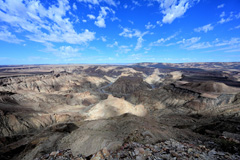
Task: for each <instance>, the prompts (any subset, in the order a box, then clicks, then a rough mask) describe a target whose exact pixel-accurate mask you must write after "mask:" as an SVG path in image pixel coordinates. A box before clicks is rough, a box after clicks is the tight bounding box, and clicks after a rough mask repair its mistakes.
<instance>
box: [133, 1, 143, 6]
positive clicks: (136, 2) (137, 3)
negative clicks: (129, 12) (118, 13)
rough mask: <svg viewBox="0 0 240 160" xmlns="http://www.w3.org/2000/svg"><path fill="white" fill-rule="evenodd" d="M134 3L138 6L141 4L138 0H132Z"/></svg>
mask: <svg viewBox="0 0 240 160" xmlns="http://www.w3.org/2000/svg"><path fill="white" fill-rule="evenodd" d="M132 3H133V4H135V5H136V6H141V5H140V3H139V2H138V1H134V0H133V1H132Z"/></svg>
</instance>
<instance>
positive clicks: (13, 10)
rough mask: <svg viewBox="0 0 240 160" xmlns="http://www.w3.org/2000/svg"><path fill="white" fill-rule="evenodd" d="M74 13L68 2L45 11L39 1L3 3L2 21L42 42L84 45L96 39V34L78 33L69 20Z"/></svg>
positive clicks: (0, 9) (58, 2)
mask: <svg viewBox="0 0 240 160" xmlns="http://www.w3.org/2000/svg"><path fill="white" fill-rule="evenodd" d="M69 11H70V6H69V3H68V1H67V0H58V1H57V4H54V5H50V6H49V7H48V8H45V7H44V6H43V5H42V4H41V3H40V2H39V1H26V2H25V1H24V2H23V1H18V0H12V1H6V2H3V1H1V5H0V21H3V22H5V23H8V24H9V25H10V26H12V28H14V29H16V31H17V30H20V31H26V32H27V36H26V37H28V38H29V39H30V40H32V41H35V42H41V43H48V42H67V43H71V44H81V43H86V42H88V41H92V40H93V39H95V33H94V32H90V31H89V30H87V29H86V30H85V31H83V32H82V33H78V32H77V31H76V30H74V27H73V22H71V21H70V19H69V18H67V17H66V14H67V12H69Z"/></svg>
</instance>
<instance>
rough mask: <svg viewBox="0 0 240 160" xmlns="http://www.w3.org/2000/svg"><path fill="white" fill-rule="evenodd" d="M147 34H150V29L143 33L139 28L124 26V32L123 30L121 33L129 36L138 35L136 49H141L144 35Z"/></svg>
mask: <svg viewBox="0 0 240 160" xmlns="http://www.w3.org/2000/svg"><path fill="white" fill-rule="evenodd" d="M146 34H148V31H146V32H143V33H142V32H141V31H139V30H137V29H129V28H123V32H121V33H120V34H119V35H120V36H123V37H127V38H133V37H137V38H138V39H137V44H136V47H135V50H139V49H140V48H142V43H143V41H144V39H143V36H144V35H146Z"/></svg>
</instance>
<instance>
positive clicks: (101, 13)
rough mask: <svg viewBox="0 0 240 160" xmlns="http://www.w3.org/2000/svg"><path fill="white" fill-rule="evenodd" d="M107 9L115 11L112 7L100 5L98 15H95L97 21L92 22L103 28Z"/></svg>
mask: <svg viewBox="0 0 240 160" xmlns="http://www.w3.org/2000/svg"><path fill="white" fill-rule="evenodd" d="M107 11H108V12H112V13H115V12H114V11H113V10H112V9H110V8H108V7H101V10H100V11H99V16H98V17H97V21H95V22H94V24H95V25H96V26H98V27H100V28H105V27H106V24H105V18H106V16H107Z"/></svg>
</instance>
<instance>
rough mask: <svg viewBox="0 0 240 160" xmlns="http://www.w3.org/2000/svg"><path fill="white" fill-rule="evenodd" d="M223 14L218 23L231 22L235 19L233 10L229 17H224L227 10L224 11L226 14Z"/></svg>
mask: <svg viewBox="0 0 240 160" xmlns="http://www.w3.org/2000/svg"><path fill="white" fill-rule="evenodd" d="M222 14H223V13H222ZM222 14H221V15H220V18H221V20H219V21H218V23H220V24H223V23H226V22H230V21H232V20H233V19H234V15H233V12H231V13H230V15H229V16H228V17H227V18H223V17H225V12H224V16H223V15H222Z"/></svg>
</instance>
